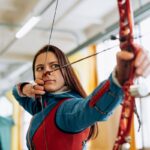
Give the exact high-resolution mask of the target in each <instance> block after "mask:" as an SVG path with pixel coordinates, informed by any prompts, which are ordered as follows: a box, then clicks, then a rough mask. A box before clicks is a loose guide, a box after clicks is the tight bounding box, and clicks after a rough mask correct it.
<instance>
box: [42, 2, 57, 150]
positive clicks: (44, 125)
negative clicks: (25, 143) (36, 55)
mask: <svg viewBox="0 0 150 150" xmlns="http://www.w3.org/2000/svg"><path fill="white" fill-rule="evenodd" d="M58 2H59V0H56V5H55V10H54V15H53V20H52V25H51V28H50V34H49V40H48V48H47V50H46V56H45V61H44V70H43V73H42V74H44V72H45V71H46V62H47V54H48V51H49V48H50V44H51V37H52V33H53V28H54V23H55V18H56V13H57V8H58ZM42 77H43V75H42ZM39 99H40V103H41V109H42V120H43V130H44V131H43V132H44V139H45V140H44V142H45V145H46V150H48V143H47V140H46V123H45V121H44V104H43V102H44V101H43V100H42V96H39Z"/></svg>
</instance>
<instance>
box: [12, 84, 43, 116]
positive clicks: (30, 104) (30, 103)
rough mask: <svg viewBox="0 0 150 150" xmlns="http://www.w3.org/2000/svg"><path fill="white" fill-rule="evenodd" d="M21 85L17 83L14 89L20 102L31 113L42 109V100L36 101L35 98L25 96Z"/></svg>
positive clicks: (14, 93) (15, 95)
mask: <svg viewBox="0 0 150 150" xmlns="http://www.w3.org/2000/svg"><path fill="white" fill-rule="evenodd" d="M20 87H21V84H18V85H15V86H14V87H13V91H12V92H13V95H14V97H15V99H16V100H17V101H18V103H19V104H20V105H21V106H22V107H23V108H24V109H25V110H26V111H28V112H29V113H30V114H31V115H34V114H36V113H37V112H39V111H40V110H41V104H40V102H39V101H36V100H35V99H34V98H31V97H26V96H24V95H23V94H22V92H21V90H20Z"/></svg>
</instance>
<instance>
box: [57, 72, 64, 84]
mask: <svg viewBox="0 0 150 150" xmlns="http://www.w3.org/2000/svg"><path fill="white" fill-rule="evenodd" d="M57 78H58V81H59V83H61V84H62V85H64V84H65V80H64V78H63V76H62V74H61V72H59V74H58V76H57Z"/></svg>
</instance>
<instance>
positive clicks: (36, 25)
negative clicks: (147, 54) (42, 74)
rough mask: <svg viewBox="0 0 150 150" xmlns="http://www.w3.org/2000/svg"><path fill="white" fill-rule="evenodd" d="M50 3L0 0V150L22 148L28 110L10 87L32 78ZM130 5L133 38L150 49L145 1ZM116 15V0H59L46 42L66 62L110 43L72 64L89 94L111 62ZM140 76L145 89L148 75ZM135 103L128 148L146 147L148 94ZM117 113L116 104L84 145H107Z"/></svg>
mask: <svg viewBox="0 0 150 150" xmlns="http://www.w3.org/2000/svg"><path fill="white" fill-rule="evenodd" d="M55 6H56V0H0V150H27V147H26V140H25V136H26V131H27V128H28V126H29V123H30V119H31V116H30V114H28V113H27V112H25V111H24V110H23V109H22V108H21V107H20V106H19V105H18V103H17V102H16V100H15V98H14V97H13V96H12V92H11V90H12V87H13V86H14V85H15V84H17V83H19V82H23V81H32V80H33V77H32V59H33V56H34V55H35V53H36V52H37V51H38V50H39V49H40V48H41V47H43V46H44V45H45V44H48V42H49V35H50V29H51V27H52V20H53V16H54V11H55ZM132 6H133V11H134V21H135V29H134V33H135V34H134V35H135V37H137V39H136V41H137V43H139V44H141V45H142V46H143V47H144V48H145V49H146V50H147V51H150V44H149V43H148V42H149V38H150V29H149V28H150V1H149V0H132ZM118 19H119V18H118V8H117V0H105V1H103V0H71V1H70V0H59V3H58V8H57V14H56V19H55V23H54V29H53V34H52V38H51V44H53V45H56V46H57V47H59V48H60V49H62V50H63V51H64V52H65V53H66V54H67V55H68V57H69V59H70V61H71V62H73V61H76V60H78V59H80V58H83V57H85V56H88V55H90V54H93V53H95V52H99V51H102V50H104V49H106V48H110V47H114V46H115V47H114V48H112V49H111V50H109V51H107V52H105V53H101V54H99V55H98V56H96V57H92V58H90V59H87V60H85V61H82V62H79V63H77V64H75V65H73V67H74V69H75V70H76V73H77V75H78V77H79V79H80V81H81V82H82V84H83V86H84V88H85V90H86V92H87V93H88V94H90V93H91V92H92V91H93V89H94V88H95V87H96V86H97V85H98V84H99V83H100V82H101V81H103V80H105V79H107V78H108V77H109V75H110V73H111V72H112V70H113V69H114V67H115V64H116V58H115V55H116V52H117V51H119V47H118V46H117V45H118V44H119V42H118V41H112V40H110V35H112V34H113V35H118V31H119V28H118ZM23 27H27V28H26V29H27V30H26V31H25V30H22V28H23ZM140 35H142V36H141V38H138V37H139V36H140ZM143 80H145V81H146V83H147V87H148V88H149V89H150V84H149V83H150V79H149V77H148V78H147V79H143ZM143 99H144V100H143ZM136 104H137V109H138V113H139V115H140V119H141V122H142V126H141V129H140V131H139V132H138V122H137V118H136V117H135V119H134V122H133V125H132V133H131V136H132V145H131V149H133V150H136V149H138V150H149V149H150V139H149V138H148V137H149V136H150V128H148V127H149V126H150V117H149V114H150V112H149V107H150V97H146V98H142V99H141V100H137V101H136ZM119 115H120V107H118V109H117V110H116V111H115V112H114V114H113V115H112V116H111V117H110V119H109V120H108V121H107V122H100V123H99V135H98V137H97V139H96V140H95V141H91V142H90V143H89V146H88V147H89V148H88V149H89V150H100V149H101V150H111V149H112V146H113V143H114V141H115V137H116V133H117V129H118V122H119ZM106 143H107V144H106Z"/></svg>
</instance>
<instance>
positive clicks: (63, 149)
mask: <svg viewBox="0 0 150 150" xmlns="http://www.w3.org/2000/svg"><path fill="white" fill-rule="evenodd" d="M63 101H64V100H62V101H60V102H59V103H58V104H57V105H56V106H55V107H54V108H53V109H52V110H51V111H50V112H49V114H48V115H47V117H46V118H45V119H44V122H43V123H42V124H41V125H40V127H39V128H38V129H37V131H36V132H35V134H34V136H33V138H32V145H33V146H34V149H35V150H82V148H83V142H84V140H86V139H87V137H88V134H89V128H88V129H86V130H84V131H82V132H80V133H65V132H63V131H61V130H60V129H59V128H58V127H57V126H56V124H55V114H56V111H57V109H58V107H59V106H60V105H61V104H62V102H63Z"/></svg>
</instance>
